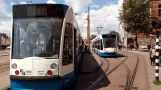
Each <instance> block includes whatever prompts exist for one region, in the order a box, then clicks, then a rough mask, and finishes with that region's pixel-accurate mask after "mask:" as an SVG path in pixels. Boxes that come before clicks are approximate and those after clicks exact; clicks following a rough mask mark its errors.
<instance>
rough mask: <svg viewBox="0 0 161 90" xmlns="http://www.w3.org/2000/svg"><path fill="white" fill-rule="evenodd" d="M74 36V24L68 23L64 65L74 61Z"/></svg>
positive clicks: (65, 37) (65, 36)
mask: <svg viewBox="0 0 161 90" xmlns="http://www.w3.org/2000/svg"><path fill="white" fill-rule="evenodd" d="M72 37H73V31H72V24H70V23H66V27H65V35H64V47H63V61H62V65H68V64H71V63H72V62H73V39H72Z"/></svg>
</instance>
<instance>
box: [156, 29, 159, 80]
mask: <svg viewBox="0 0 161 90" xmlns="http://www.w3.org/2000/svg"><path fill="white" fill-rule="evenodd" d="M155 49H156V53H155V55H156V58H155V80H156V81H159V31H157V32H156V46H155Z"/></svg>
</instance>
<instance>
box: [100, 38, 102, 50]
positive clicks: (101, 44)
mask: <svg viewBox="0 0 161 90" xmlns="http://www.w3.org/2000/svg"><path fill="white" fill-rule="evenodd" d="M100 44H101V50H103V45H102V40H100Z"/></svg>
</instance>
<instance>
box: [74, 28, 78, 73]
mask: <svg viewBox="0 0 161 90" xmlns="http://www.w3.org/2000/svg"><path fill="white" fill-rule="evenodd" d="M76 48H77V31H76V29H75V28H74V71H75V73H76V71H77V68H78V66H77V63H78V61H77V54H76V53H77V51H76Z"/></svg>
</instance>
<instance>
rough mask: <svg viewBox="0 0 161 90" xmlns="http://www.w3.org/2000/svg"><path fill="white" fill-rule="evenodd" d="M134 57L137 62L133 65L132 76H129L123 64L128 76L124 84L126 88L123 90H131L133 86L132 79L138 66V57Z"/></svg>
mask: <svg viewBox="0 0 161 90" xmlns="http://www.w3.org/2000/svg"><path fill="white" fill-rule="evenodd" d="M136 57H137V62H136V65H135V68H134V71H133V73H132V75H131V74H130V69H129V68H128V67H127V65H126V64H125V66H126V67H127V68H128V69H129V74H128V78H127V82H126V86H125V88H124V90H131V89H132V88H133V87H132V86H133V83H134V79H135V76H136V72H137V68H138V65H139V57H138V56H137V55H136Z"/></svg>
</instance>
